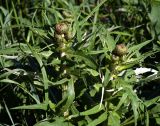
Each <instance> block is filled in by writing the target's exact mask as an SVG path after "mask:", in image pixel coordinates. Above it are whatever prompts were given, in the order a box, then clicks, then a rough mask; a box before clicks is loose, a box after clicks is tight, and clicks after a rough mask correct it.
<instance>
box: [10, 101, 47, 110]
mask: <svg viewBox="0 0 160 126" xmlns="http://www.w3.org/2000/svg"><path fill="white" fill-rule="evenodd" d="M47 108H48V104H46V103H41V104H34V105H24V106H18V107H14V108H11V109H42V110H47Z"/></svg>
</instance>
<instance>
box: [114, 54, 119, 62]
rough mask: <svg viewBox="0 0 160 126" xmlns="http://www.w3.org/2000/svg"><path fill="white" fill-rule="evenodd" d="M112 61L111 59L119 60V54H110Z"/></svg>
mask: <svg viewBox="0 0 160 126" xmlns="http://www.w3.org/2000/svg"><path fill="white" fill-rule="evenodd" d="M112 61H113V62H117V61H119V56H117V55H114V54H113V55H112Z"/></svg>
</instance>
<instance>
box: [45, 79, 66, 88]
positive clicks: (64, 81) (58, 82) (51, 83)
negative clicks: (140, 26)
mask: <svg viewBox="0 0 160 126" xmlns="http://www.w3.org/2000/svg"><path fill="white" fill-rule="evenodd" d="M68 81H69V79H67V78H63V79H62V80H59V81H56V82H52V81H49V82H48V83H49V85H52V86H57V85H62V84H64V83H66V82H68Z"/></svg>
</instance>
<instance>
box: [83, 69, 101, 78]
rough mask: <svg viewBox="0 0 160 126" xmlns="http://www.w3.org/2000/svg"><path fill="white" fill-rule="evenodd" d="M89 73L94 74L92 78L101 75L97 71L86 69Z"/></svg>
mask: <svg viewBox="0 0 160 126" xmlns="http://www.w3.org/2000/svg"><path fill="white" fill-rule="evenodd" d="M86 70H87V71H88V72H90V73H91V74H92V76H95V77H96V76H98V75H99V73H98V72H97V71H96V70H93V69H86Z"/></svg>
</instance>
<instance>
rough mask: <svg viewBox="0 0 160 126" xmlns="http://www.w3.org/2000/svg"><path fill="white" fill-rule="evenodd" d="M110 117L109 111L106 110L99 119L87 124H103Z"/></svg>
mask: <svg viewBox="0 0 160 126" xmlns="http://www.w3.org/2000/svg"><path fill="white" fill-rule="evenodd" d="M107 117H108V113H107V112H104V113H102V114H101V115H100V116H99V117H98V118H97V119H95V120H93V121H92V122H91V123H89V124H88V125H87V126H96V125H98V124H101V123H102V122H104V121H105V120H106V119H107Z"/></svg>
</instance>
